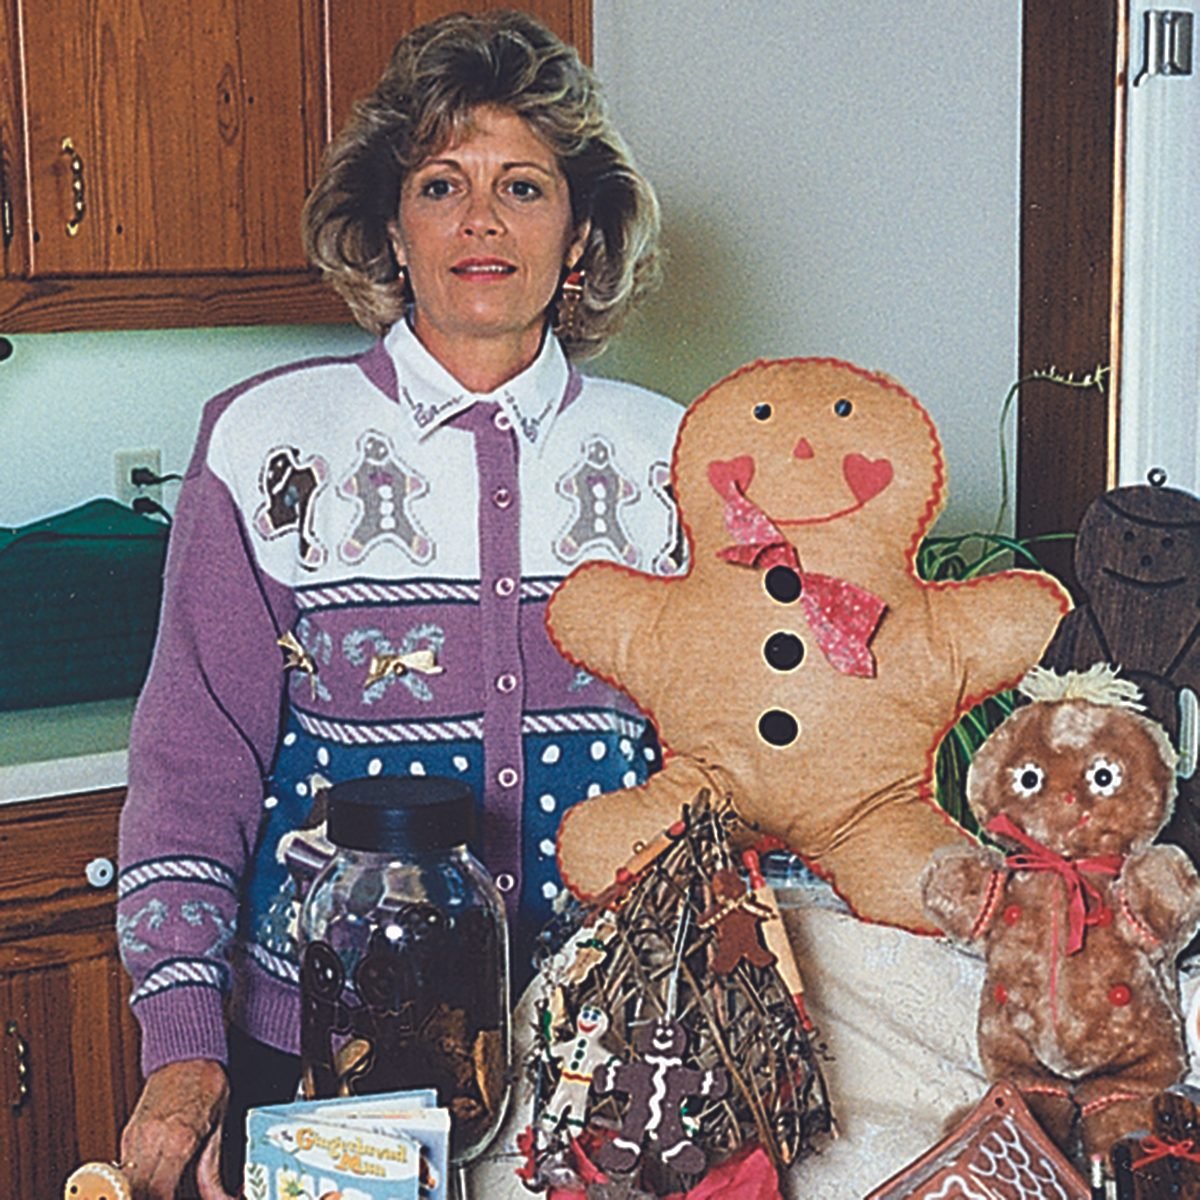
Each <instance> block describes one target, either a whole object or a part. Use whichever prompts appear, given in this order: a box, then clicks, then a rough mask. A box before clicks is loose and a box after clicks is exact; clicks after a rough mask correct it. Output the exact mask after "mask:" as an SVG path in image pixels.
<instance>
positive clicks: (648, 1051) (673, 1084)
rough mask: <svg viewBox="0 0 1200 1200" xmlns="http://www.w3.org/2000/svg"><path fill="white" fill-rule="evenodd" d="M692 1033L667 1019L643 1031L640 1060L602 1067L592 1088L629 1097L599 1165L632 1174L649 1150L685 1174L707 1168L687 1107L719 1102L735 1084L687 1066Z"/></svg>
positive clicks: (636, 1046)
mask: <svg viewBox="0 0 1200 1200" xmlns="http://www.w3.org/2000/svg"><path fill="white" fill-rule="evenodd" d="M686 1046H687V1032H686V1030H685V1029H684V1028H683V1026H682V1025H680V1024H679V1023H678V1022H677V1021H668V1020H666V1019H665V1018H663V1019H659V1020H656V1021H652V1022H650V1024H648V1025H645V1026H643V1027H642V1028H641V1029H639V1030H638V1033H637V1036H636V1037H635V1038H634V1040H633V1047H634V1049H635V1050H636V1051H637V1053H638V1061H637V1062H627V1063H601V1064H600V1066H599V1067H597V1069H596V1073H595V1075H594V1076H593V1077H592V1088H593V1090H594V1091H596V1092H599V1093H601V1094H603V1093H605V1092H623V1093H624V1094H625V1095H627V1096H628V1097H629V1107H628V1108H627V1109H626V1110H625V1117H624V1120H623V1121H622V1122H621V1128H620V1131H619V1132H618V1133H617V1136H616V1137H615V1138H613V1140H612V1141H611V1142H607V1143H606V1144H605V1145H604V1147H603V1148H602V1149H601V1150H600V1153H599V1154H598V1155H597V1159H596V1161H597V1162H598V1164H599V1165H600V1166H601V1167H603V1168H604V1170H606V1171H617V1172H625V1171H632V1170H633V1168H634V1167H635V1166H636V1165H637V1161H638V1159H639V1158H640V1157H641V1155H642V1150H643V1147H645V1148H647V1149H650V1150H653V1151H654V1153H655V1154H656V1155H657V1156H658V1158H659V1160H660V1161H661V1162H662V1163H663V1165H664V1166H667V1167H671V1168H672V1169H673V1170H675V1171H680V1172H682V1173H684V1174H692V1173H696V1172H699V1171H703V1170H704V1163H705V1158H704V1151H703V1150H701V1149H700V1147H699V1146H697V1145H696V1144H695V1143H693V1142H689V1141H688V1139H687V1135H686V1134H685V1132H684V1128H683V1119H682V1108H683V1103H684V1101H685V1100H687V1099H689V1098H690V1097H693V1096H696V1097H702V1098H704V1099H712V1100H719V1099H720V1098H721V1097H722V1096H723V1095H724V1094H725V1092H726V1089H727V1088H728V1086H729V1082H728V1080H727V1079H726V1078H725V1075H724V1074H723V1073H721V1072H717V1071H698V1070H696V1069H695V1068H693V1067H685V1066H684V1065H683V1052H684V1049H685V1048H686Z"/></svg>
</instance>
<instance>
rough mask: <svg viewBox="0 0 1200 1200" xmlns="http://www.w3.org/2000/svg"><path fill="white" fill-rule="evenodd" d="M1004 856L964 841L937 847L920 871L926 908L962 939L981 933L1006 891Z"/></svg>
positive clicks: (938, 921) (934, 918)
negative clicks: (938, 848)
mask: <svg viewBox="0 0 1200 1200" xmlns="http://www.w3.org/2000/svg"><path fill="white" fill-rule="evenodd" d="M1006 878H1007V871H1006V870H1005V866H1004V860H1003V859H1002V858H1001V857H1000V855H999V854H997V853H996V852H995V851H994V850H989V849H987V848H986V847H984V846H981V845H978V844H972V843H970V842H963V843H961V844H959V845H955V846H945V847H943V848H942V849H940V850H936V851H935V852H934V854H933V856H932V858H930V860H929V863H928V865H927V866H926V867H925V870H924V871H923V872H922V874H921V899H922V900H923V901H924V904H925V911H926V912H927V913H928V914H929V916H930V918H931V919H932V920H933V921H935V922H936V923H937V925H938V926H939V928H941V929H942V930H943V931H944V932H945V933H947V934H949V935H950V936H951V937H952V938H955V939H957V940H958V941H960V942H971V941H974V940H975V939H976V938H978V937H981V936H982V935H983V933H984V932H985V931H986V929H987V927H988V925H989V924H990V923H991V919H992V916H993V915H994V913H995V911H996V906H997V905H998V904H999V902H1000V899H1001V898H1002V897H1003V895H1004V882H1005V879H1006Z"/></svg>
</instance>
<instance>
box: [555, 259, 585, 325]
mask: <svg viewBox="0 0 1200 1200" xmlns="http://www.w3.org/2000/svg"><path fill="white" fill-rule="evenodd" d="M585 283H587V272H586V271H580V270H574V271H568V272H567V274H566V278H564V279H563V281H562V283H561V285H560V286H559V289H558V300H557V302H556V303H555V305H554V333H555V335H556V336H557V337H558V338H559V339H560V340H561V339H567V338H573V337H575V336H576V334H577V333H578V332H579V330H578V328H577V325H578V322H579V306H580V304H581V302H582V301H583V285H584V284H585Z"/></svg>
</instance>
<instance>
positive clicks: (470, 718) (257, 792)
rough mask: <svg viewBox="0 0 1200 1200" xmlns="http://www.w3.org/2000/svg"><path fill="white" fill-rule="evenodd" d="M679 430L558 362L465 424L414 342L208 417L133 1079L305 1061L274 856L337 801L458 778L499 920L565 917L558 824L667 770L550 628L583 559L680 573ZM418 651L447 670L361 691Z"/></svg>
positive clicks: (450, 390) (144, 811) (133, 962)
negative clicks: (257, 1054)
mask: <svg viewBox="0 0 1200 1200" xmlns="http://www.w3.org/2000/svg"><path fill="white" fill-rule="evenodd" d="M680 415H681V410H680V409H679V408H678V407H677V406H676V405H674V404H673V403H671V402H670V401H668V400H666V399H665V398H663V397H660V396H656V395H654V394H652V393H649V392H646V391H643V390H642V389H639V388H634V387H631V386H629V385H626V384H619V383H613V382H608V381H604V380H593V379H586V378H583V377H581V376H579V375H578V374H576V373H575V372H574V371H573V370H572V369H571V368H570V367H569V366H568V364H567V362H566V360H565V358H564V357H563V355H562V352H561V350H560V348H559V347H558V344H557V342H555V341H554V339H552V338H551V339H547V344H546V345H545V346H544V347H543V350H542V353H541V354H540V356H539V358H538V359H537V361H536V362H535V363H534V364H533V365H532V366H531V367H530V368H528V370H527V371H526V372H524V373H523V374H522V375H521V376H518V377H517V379H515V380H512V381H510V382H509V383H508V384H506V385H504V386H503V387H502V388H500V389H498V391H497V392H495V393H493V394H490V395H487V396H479V395H472V394H470V393H466V392H464V391H463V389H462V387H461V385H459V384H457V382H456V381H455V380H454V379H453V378H452V377H451V376H450V375H449V374H448V373H447V372H446V371H445V370H444V369H443V368H442V367H441V366H440V365H439V364H438V363H437V362H436V361H435V360H434V359H432V357H431V356H430V355H428V353H427V352H426V351H425V350H424V348H423V347H422V346H421V345H420V343H419V342H418V341H417V340H416V338H415V337H413V335H412V334H411V332H410V331H409V330H408V329H407V327H406V326H404V325H403V324H401V325H399V326H397V327H396V328H394V329H393V330H392V331H391V332H390V333H389V334H388V336H387V338H386V339H385V341H383V342H381V343H379V344H377V345H376V346H375V347H374V348H373V349H372V350H370V351H368V352H367V353H366V354H365V355H362V356H361V357H358V358H353V359H322V360H313V361H310V362H305V363H299V364H295V365H293V366H290V367H285V368H282V369H280V370H278V371H274V372H270V373H268V374H266V375H262V376H258V377H256V378H255V379H252V380H250V381H248V382H246V383H243V384H241V385H239V386H237V387H235V388H233V389H231V390H230V391H228V392H225V393H224V394H222V395H221V396H218V397H216V398H215V399H214V400H212V401H210V403H209V404H208V406H207V407H206V409H205V412H204V417H203V421H202V425H201V430H200V435H199V439H198V442H197V446H196V450H195V453H194V456H193V459H192V462H191V464H190V466H189V469H188V472H187V475H186V478H185V481H184V485H183V488H182V492H181V495H180V499H179V504H178V508H177V512H176V516H175V521H174V524H173V526H172V530H171V538H170V548H169V552H168V560H167V572H166V591H165V595H164V603H163V611H162V619H161V623H160V628H159V636H158V643H157V646H156V648H155V654H154V659H153V663H152V666H151V670H150V675H149V677H148V679H147V682H146V686H145V688H144V690H143V692H142V696H141V698H140V700H139V703H138V707H137V711H136V714H135V717H134V726H133V733H132V739H131V744H130V778H129V796H128V800H127V801H126V805H125V809H124V812H123V814H122V822H121V844H120V859H121V865H120V875H119V892H118V895H119V900H118V937H119V941H120V945H121V952H122V957H123V960H124V962H125V964H126V968H127V969H128V971H129V973H130V975H131V977H132V979H133V984H134V990H133V995H132V1003H133V1007H134V1012H135V1013H136V1015H137V1017H138V1019H139V1022H140V1024H141V1028H142V1035H143V1043H142V1059H143V1069H144V1070H145V1071H146V1072H150V1071H152V1070H154V1069H156V1068H157V1067H159V1066H162V1065H164V1064H166V1063H168V1062H172V1061H176V1060H179V1059H184V1058H212V1059H216V1060H218V1061H225V1057H226V1043H225V1021H226V1019H227V1018H228V1019H232V1020H233V1021H235V1022H236V1023H237V1024H238V1025H239V1026H240V1027H242V1028H243V1029H245V1030H246V1032H248V1033H249V1034H251V1035H252V1036H254V1037H256V1038H258V1039H259V1040H262V1041H265V1042H267V1043H268V1044H270V1045H273V1046H276V1047H278V1048H280V1049H284V1050H289V1051H293V1052H294V1051H295V1050H296V1049H297V1042H298V989H297V978H298V976H297V971H296V954H295V949H296V947H295V940H294V917H295V912H296V897H295V894H294V885H293V883H292V881H291V880H290V878H289V877H288V876H287V873H286V871H285V869H284V867H283V864H282V862H281V853H280V843H281V839H283V838H284V837H286V835H287V834H288V833H290V832H291V831H293V830H295V829H296V828H297V827H299V826H303V825H306V824H311V823H313V821H314V819H315V818H314V812H313V807H314V796H316V795H317V794H318V792H319V790H320V788H321V787H322V786H324V785H325V784H329V783H336V782H338V781H339V780H340V779H343V778H351V777H355V776H359V775H367V774H377V773H379V772H381V771H382V772H386V773H393V774H394V773H402V772H412V773H425V772H428V773H431V774H432V773H437V774H451V775H453V774H458V775H460V776H462V777H463V778H466V779H467V780H468V781H469V782H470V783H471V784H472V785H473V786H474V787H475V789H476V792H477V794H478V795H479V796H480V798H481V803H482V807H483V811H484V842H483V846H482V848H481V849H482V851H483V857H484V859H485V862H486V863H487V865H488V866H489V867H490V869H491V870H492V873H493V875H494V876H495V877H496V878H497V882H498V883H499V885H500V886H501V889H502V890H503V891H504V892H505V896H506V900H507V901H508V903H509V906H510V913H511V915H513V916H514V917H516V918H517V919H518V922H519V923H521V924H522V926H523V927H525V928H526V929H528V928H529V927H532V925H533V924H534V923H536V922H537V921H540V920H541V919H542V918H543V917H544V916H545V915H547V914H548V911H549V905H550V903H551V901H552V900H553V898H554V896H555V895H556V893H557V891H558V888H559V887H560V886H561V884H560V881H559V880H558V877H557V874H556V870H555V866H554V861H553V838H554V833H555V830H556V828H557V824H558V821H559V819H560V817H561V814H562V811H563V809H564V808H566V807H568V806H569V805H570V804H572V803H574V802H576V801H577V800H579V799H582V798H583V797H584V796H585V795H587V794H589V793H591V794H594V793H595V792H597V791H608V790H612V789H614V788H617V787H621V786H628V785H630V784H631V783H635V782H638V781H640V780H641V779H642V778H644V777H645V774H646V772H647V770H648V769H652V767H653V766H654V762H653V755H654V749H653V746H652V739H647V738H646V736H645V721H644V719H643V718H642V717H641V716H640V715H639V714H638V713H637V712H636V710H635V709H634V708H633V707H632V706H631V705H629V704H628V703H627V702H626V701H624V700H623V698H620V697H618V696H617V695H616V694H615V693H613V692H612V691H611V690H610V689H608V688H607V687H605V686H604V685H603V684H601V683H600V682H599V681H597V680H594V679H591V678H590V677H588V676H587V675H585V674H583V673H581V672H578V671H576V670H575V669H573V668H572V667H570V666H569V664H567V663H565V662H564V661H563V660H562V659H561V658H560V657H559V656H558V654H557V653H556V652H555V651H554V649H553V647H552V646H551V644H550V642H549V639H548V637H547V636H546V633H545V629H544V626H543V622H542V616H543V612H544V606H545V602H546V599H547V597H548V596H549V594H550V592H551V591H552V590H553V587H554V585H555V583H556V582H557V581H558V580H559V579H561V578H562V577H563V576H564V575H565V574H566V573H567V571H568V570H569V569H570V568H571V567H572V566H574V565H575V564H576V563H578V562H581V561H583V560H585V559H588V558H596V557H603V558H608V559H610V560H613V561H618V562H623V563H626V564H627V565H629V566H631V567H635V568H638V569H642V570H646V571H651V572H656V573H670V572H672V571H674V570H676V569H677V568H678V566H679V563H678V546H679V539H678V531H677V527H676V517H675V511H674V508H673V505H672V504H671V501H670V498H669V496H668V494H667V492H666V482H667V475H668V471H667V464H668V461H669V456H670V449H671V445H672V442H673V438H674V433H675V428H676V425H677V422H678V419H679V416H680ZM288 635H290V638H288ZM281 638H288V640H289V642H290V645H291V647H292V648H291V649H290V650H287V651H286V652H285V650H284V649H281V646H280V644H279V643H280V639H281ZM413 651H422V652H425V655H426V661H428V655H430V654H432V656H433V658H434V659H435V660H436V663H437V666H438V667H439V668H440V670H439V671H438V672H431V673H428V674H422V673H420V672H418V671H401V672H394V673H385V674H384V675H383V676H382V677H380V676H379V673H378V672H377V671H375V672H374V673H373V672H372V670H371V667H372V666H374V665H375V664H377V663H378V662H380V661H386V660H387V657H388V656H395V655H398V654H406V653H411V652H413Z"/></svg>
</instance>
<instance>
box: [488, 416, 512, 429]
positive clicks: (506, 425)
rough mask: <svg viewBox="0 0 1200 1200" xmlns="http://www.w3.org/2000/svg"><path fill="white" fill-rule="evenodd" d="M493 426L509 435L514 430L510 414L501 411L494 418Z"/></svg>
mask: <svg viewBox="0 0 1200 1200" xmlns="http://www.w3.org/2000/svg"><path fill="white" fill-rule="evenodd" d="M492 424H493V425H495V427H496V428H497V429H499V430H500V432H501V433H507V432H508V431H509V430H510V429H511V428H512V417H510V416H509V415H508V413H506V412H504V411H503V410H501V411H500V412H498V413H497V414H496V415H495V416H494V417H493V418H492Z"/></svg>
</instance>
